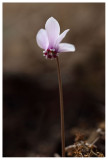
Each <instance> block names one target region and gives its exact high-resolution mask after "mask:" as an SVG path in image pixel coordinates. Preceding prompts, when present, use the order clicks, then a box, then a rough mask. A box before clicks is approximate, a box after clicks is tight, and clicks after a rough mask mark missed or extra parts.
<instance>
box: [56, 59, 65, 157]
mask: <svg viewBox="0 0 108 160" xmlns="http://www.w3.org/2000/svg"><path fill="white" fill-rule="evenodd" d="M56 60H57V72H58V82H59V94H60V112H61V142H62V157H65V131H64V108H63V91H62V81H61V75H60V65H59V59H58V57H57V58H56Z"/></svg>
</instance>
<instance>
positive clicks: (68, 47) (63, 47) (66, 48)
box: [58, 43, 75, 53]
mask: <svg viewBox="0 0 108 160" xmlns="http://www.w3.org/2000/svg"><path fill="white" fill-rule="evenodd" d="M74 51H75V46H74V45H73V44H69V43H60V44H59V46H58V53H61V52H74Z"/></svg>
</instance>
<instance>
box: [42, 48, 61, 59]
mask: <svg viewBox="0 0 108 160" xmlns="http://www.w3.org/2000/svg"><path fill="white" fill-rule="evenodd" d="M43 56H45V57H46V58H49V59H52V58H56V57H57V56H58V54H57V52H56V50H55V49H47V50H46V51H43Z"/></svg>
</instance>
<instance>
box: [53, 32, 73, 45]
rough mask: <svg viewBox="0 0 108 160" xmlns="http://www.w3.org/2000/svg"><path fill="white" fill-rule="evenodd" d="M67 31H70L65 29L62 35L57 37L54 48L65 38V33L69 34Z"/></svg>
mask: <svg viewBox="0 0 108 160" xmlns="http://www.w3.org/2000/svg"><path fill="white" fill-rule="evenodd" d="M69 30H70V29H66V30H65V31H64V32H63V33H61V34H60V35H59V37H58V38H57V40H56V43H55V47H56V46H57V45H58V44H59V43H60V42H61V41H62V40H63V38H64V37H65V36H66V34H67V32H69Z"/></svg>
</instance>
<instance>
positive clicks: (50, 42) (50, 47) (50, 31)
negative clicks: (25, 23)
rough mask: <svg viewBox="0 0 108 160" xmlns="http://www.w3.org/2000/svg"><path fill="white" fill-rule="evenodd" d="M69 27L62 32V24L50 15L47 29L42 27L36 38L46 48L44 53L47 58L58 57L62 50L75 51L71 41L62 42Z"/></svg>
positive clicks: (46, 25)
mask: <svg viewBox="0 0 108 160" xmlns="http://www.w3.org/2000/svg"><path fill="white" fill-rule="evenodd" d="M68 31H69V29H67V30H65V31H64V32H63V33H62V34H60V25H59V23H58V21H57V20H56V19H55V18H53V17H50V18H49V19H48V20H47V22H46V24H45V29H40V30H39V32H38V33H37V36H36V40H37V44H38V46H39V47H40V48H42V49H44V51H43V55H44V56H45V57H46V58H50V59H53V58H56V57H57V56H58V55H59V53H61V52H74V51H75V46H74V45H73V44H69V43H60V42H61V41H62V40H63V38H64V37H65V36H66V34H67V32H68Z"/></svg>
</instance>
